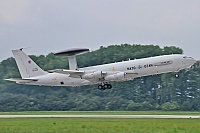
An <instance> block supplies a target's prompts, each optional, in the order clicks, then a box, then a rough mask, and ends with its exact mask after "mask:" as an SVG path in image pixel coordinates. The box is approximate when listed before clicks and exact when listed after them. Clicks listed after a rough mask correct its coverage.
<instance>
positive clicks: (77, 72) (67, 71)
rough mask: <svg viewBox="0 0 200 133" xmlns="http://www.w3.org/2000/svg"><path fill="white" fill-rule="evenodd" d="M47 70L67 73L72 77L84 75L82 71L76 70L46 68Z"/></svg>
mask: <svg viewBox="0 0 200 133" xmlns="http://www.w3.org/2000/svg"><path fill="white" fill-rule="evenodd" d="M48 72H51V73H52V72H55V73H60V74H69V77H72V78H80V76H82V75H84V73H85V72H84V71H77V70H65V69H55V70H48Z"/></svg>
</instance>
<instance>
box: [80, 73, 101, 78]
mask: <svg viewBox="0 0 200 133" xmlns="http://www.w3.org/2000/svg"><path fill="white" fill-rule="evenodd" d="M101 78H102V71H96V72H92V73H87V74H84V75H83V76H82V79H101Z"/></svg>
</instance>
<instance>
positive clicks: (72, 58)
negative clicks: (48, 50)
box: [54, 48, 89, 70]
mask: <svg viewBox="0 0 200 133" xmlns="http://www.w3.org/2000/svg"><path fill="white" fill-rule="evenodd" d="M88 51H89V49H86V48H72V49H67V50H63V51H60V52H57V53H55V54H54V55H58V56H67V57H68V60H69V69H70V70H78V65H77V61H76V55H79V54H83V53H85V52H88Z"/></svg>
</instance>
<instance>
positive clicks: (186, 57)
mask: <svg viewBox="0 0 200 133" xmlns="http://www.w3.org/2000/svg"><path fill="white" fill-rule="evenodd" d="M183 58H184V59H193V58H192V57H188V56H183Z"/></svg>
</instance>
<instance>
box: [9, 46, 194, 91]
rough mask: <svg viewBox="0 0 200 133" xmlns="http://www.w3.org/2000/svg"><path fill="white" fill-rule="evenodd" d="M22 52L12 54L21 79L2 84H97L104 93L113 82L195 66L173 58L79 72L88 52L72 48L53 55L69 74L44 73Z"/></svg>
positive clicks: (181, 57) (179, 57)
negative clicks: (66, 63)
mask: <svg viewBox="0 0 200 133" xmlns="http://www.w3.org/2000/svg"><path fill="white" fill-rule="evenodd" d="M22 50H23V49H18V50H12V52H13V55H14V57H15V61H16V63H17V66H18V68H19V72H20V74H21V77H22V78H10V79H5V80H8V81H14V82H16V83H18V84H27V85H44V86H83V85H92V84H99V85H98V89H100V90H104V89H111V88H112V85H111V84H109V82H112V81H114V82H120V81H128V80H133V79H134V78H137V77H142V76H148V75H155V74H161V73H168V72H178V71H180V70H182V69H185V68H189V67H191V66H192V65H193V64H194V63H195V62H196V60H195V59H193V58H192V57H188V56H185V55H180V54H174V55H163V56H156V57H150V58H143V59H137V60H129V61H122V62H117V63H110V64H104V65H97V66H91V67H85V68H78V67H77V62H76V55H78V54H81V53H84V52H88V51H89V49H85V48H84V49H83V48H74V49H68V50H64V51H61V52H58V53H55V55H60V56H67V57H68V59H69V68H70V69H69V70H66V69H55V70H49V71H44V70H42V69H41V68H40V67H39V66H38V65H37V64H36V63H35V62H34V61H33V60H32V59H31V58H30V57H29V56H28V55H26V54H25V53H24V52H23V51H22Z"/></svg>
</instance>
